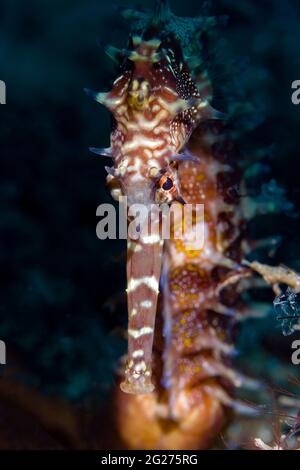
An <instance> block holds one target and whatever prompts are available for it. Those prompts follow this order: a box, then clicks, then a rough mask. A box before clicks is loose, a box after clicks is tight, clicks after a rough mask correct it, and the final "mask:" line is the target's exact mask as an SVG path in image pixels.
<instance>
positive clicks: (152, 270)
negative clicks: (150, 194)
mask: <svg viewBox="0 0 300 470" xmlns="http://www.w3.org/2000/svg"><path fill="white" fill-rule="evenodd" d="M161 259H162V242H161V240H160V237H159V234H158V233H152V234H151V235H149V236H141V237H140V238H139V240H136V241H134V240H130V239H129V240H128V246H127V299H128V359H127V367H126V370H125V381H124V382H123V383H122V384H121V389H122V390H123V392H126V393H135V394H143V393H150V392H152V391H153V390H154V386H153V384H152V382H151V373H152V372H151V371H152V367H151V364H152V345H153V336H154V327H155V316H156V308H157V297H158V286H159V279H160V272H161Z"/></svg>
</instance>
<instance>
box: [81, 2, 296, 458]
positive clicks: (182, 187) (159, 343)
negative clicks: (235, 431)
mask: <svg viewBox="0 0 300 470" xmlns="http://www.w3.org/2000/svg"><path fill="white" fill-rule="evenodd" d="M123 13H124V16H125V17H126V18H127V19H128V20H132V22H133V29H134V31H133V33H132V34H131V35H130V38H129V44H128V48H127V49H126V50H118V49H116V48H114V47H111V46H110V47H108V48H107V53H108V54H109V55H110V56H111V57H113V58H114V59H115V60H116V61H117V62H119V64H120V73H119V76H118V77H117V79H116V80H115V82H114V84H113V88H112V90H111V91H110V92H107V93H94V92H89V93H90V94H92V96H93V97H94V98H95V99H96V101H98V102H99V103H101V104H103V105H105V106H106V107H107V108H108V109H109V110H110V111H111V113H112V115H113V118H114V125H113V130H112V133H111V146H110V148H107V149H92V151H94V152H95V153H97V154H99V155H105V156H110V157H112V160H113V166H112V167H110V168H107V171H108V177H107V181H108V185H109V187H110V188H111V193H112V196H113V197H114V198H115V199H116V200H119V198H120V197H121V196H126V197H127V202H128V206H129V207H131V206H132V205H133V204H143V205H144V206H146V207H148V208H150V206H151V205H152V204H158V205H160V204H163V203H168V204H170V205H171V204H172V205H180V204H184V203H187V204H193V205H195V204H204V208H205V209H204V211H205V212H204V221H203V223H204V234H205V239H204V244H203V246H201V247H199V248H197V249H193V250H191V249H190V248H189V247H188V241H187V236H188V233H187V232H184V237H183V238H182V239H175V238H173V239H170V240H167V241H165V242H164V240H163V238H162V236H161V233H160V231H159V229H160V223H161V219H160V215H159V213H154V216H153V214H152V220H151V223H152V224H153V225H152V227H156V230H155V231H154V232H153V231H152V232H151V233H150V235H149V234H147V235H144V231H143V227H141V226H140V227H139V230H140V237H139V238H138V239H135V240H132V239H130V238H129V239H128V242H127V300H128V356H127V362H126V369H125V379H124V381H123V382H122V383H121V390H122V391H119V392H118V393H117V397H116V410H117V411H116V415H117V425H118V430H119V432H120V434H121V436H122V438H123V441H124V443H125V444H124V445H125V446H127V447H129V448H133V449H151V448H152V449H181V448H186V449H188V448H190V449H197V448H198V449H201V448H207V447H208V446H209V445H210V443H211V442H212V440H213V439H214V438H215V437H216V436H217V435H218V433H219V432H220V431H221V429H222V427H223V426H224V424H225V422H226V416H227V414H228V409H230V408H233V409H243V408H245V409H246V410H247V407H246V406H244V405H243V404H242V403H240V402H239V401H238V400H236V399H235V398H233V397H232V391H233V389H234V388H235V387H239V386H249V387H253V386H255V383H254V381H252V380H250V379H247V378H246V377H244V376H242V375H241V374H239V373H238V372H236V371H235V370H234V369H233V368H232V366H231V357H232V355H233V354H234V351H235V349H234V336H235V335H234V329H235V328H234V325H235V323H236V321H237V320H238V319H239V318H240V316H241V315H242V314H243V311H244V310H245V305H244V304H243V301H242V298H241V291H242V288H243V284H242V282H243V280H245V278H247V277H249V276H250V275H251V268H252V269H253V270H254V271H258V272H259V273H260V274H261V275H263V277H265V279H266V280H267V281H269V282H270V283H271V284H272V285H273V284H274V285H275V286H276V285H277V282H278V281H280V280H281V279H282V278H281V277H280V275H279V274H278V271H276V269H273V271H272V268H269V267H265V266H263V265H260V264H259V263H256V264H255V263H254V264H253V265H250V266H249V265H247V264H245V263H244V262H243V259H244V256H245V254H246V251H245V250H246V248H247V242H246V241H245V226H246V221H245V218H244V216H243V211H242V207H241V204H240V196H239V192H238V188H239V185H240V174H239V170H238V168H237V159H238V158H237V157H238V156H237V153H236V151H235V149H234V146H233V145H232V144H231V143H230V142H229V141H228V140H227V139H226V125H225V124H224V120H223V117H222V115H221V113H219V112H217V111H215V110H214V109H213V107H212V106H211V104H210V103H211V99H212V91H211V84H210V82H209V79H208V77H207V72H206V71H205V70H203V69H202V65H201V60H199V57H198V56H199V54H200V51H201V49H200V44H201V42H200V36H201V32H203V31H204V30H205V29H206V28H208V27H210V26H211V25H213V24H214V23H215V18H213V17H200V18H195V19H191V18H180V17H177V16H175V15H174V14H173V13H171V11H170V9H169V7H168V4H167V2H166V1H162V0H160V1H158V2H157V4H156V7H155V10H154V13H153V14H146V13H144V12H143V13H137V12H135V11H132V10H124V12H123ZM175 222H176V221H175ZM148 223H149V219H148V218H146V220H145V222H144V224H145V225H146V224H148ZM268 269H269V271H268ZM270 270H271V271H270ZM285 274H286V275H287V276H292V277H293V273H285ZM274 276H275V277H274ZM276 276H277V277H276ZM295 276H296V275H295ZM295 276H294V277H293V282H294V284H295V285H293V282H291V283H290V284H291V285H292V286H293V287H295V288H299V285H300V283H299V278H298V277H297V276H296V277H295ZM276 279H277V281H276ZM283 280H285V279H283ZM288 283H289V282H288ZM159 286H161V299H160V302H159V303H160V306H159V308H157V303H158V293H159ZM157 310H158V314H157V319H156V313H157ZM155 319H156V321H155ZM153 342H154V352H152V350H153ZM124 392H125V393H124Z"/></svg>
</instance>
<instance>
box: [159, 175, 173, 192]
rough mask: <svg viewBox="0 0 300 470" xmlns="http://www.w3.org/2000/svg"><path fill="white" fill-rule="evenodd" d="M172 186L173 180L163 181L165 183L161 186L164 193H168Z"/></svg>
mask: <svg viewBox="0 0 300 470" xmlns="http://www.w3.org/2000/svg"><path fill="white" fill-rule="evenodd" d="M173 186H174V183H173V180H172V179H171V178H167V179H166V180H165V182H164V183H163V184H162V188H163V189H164V190H165V191H170V189H172V188H173Z"/></svg>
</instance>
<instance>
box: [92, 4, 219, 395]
mask: <svg viewBox="0 0 300 470" xmlns="http://www.w3.org/2000/svg"><path fill="white" fill-rule="evenodd" d="M159 5H160V6H159V8H158V10H157V11H156V15H155V16H154V19H155V21H154V23H153V22H152V21H150V26H149V25H146V29H145V31H144V33H143V34H142V35H141V34H133V35H132V36H131V37H130V41H129V45H128V49H127V50H126V51H116V50H115V49H114V48H112V47H109V48H108V52H109V54H110V55H114V56H115V57H118V58H120V57H121V71H120V75H119V76H118V78H117V79H116V80H115V82H114V85H113V88H112V90H111V91H110V92H108V93H94V92H90V93H91V94H92V96H93V97H94V98H95V99H96V101H98V102H99V103H101V104H103V105H105V106H106V107H107V108H108V109H109V110H110V111H111V113H112V115H113V118H114V127H113V131H112V134H111V146H110V148H109V149H92V151H94V152H95V153H98V154H104V155H105V156H111V157H112V160H113V166H112V167H110V168H107V171H108V174H109V175H108V182H109V184H110V185H111V186H112V187H113V192H112V194H113V196H115V197H119V196H123V197H126V198H127V204H128V208H129V211H130V210H131V208H132V207H134V206H135V205H142V206H143V207H146V208H147V209H148V213H149V214H150V215H149V217H146V219H145V222H144V224H145V225H148V223H149V219H150V217H151V229H150V232H149V231H147V230H144V229H145V227H144V226H140V227H139V232H140V237H139V238H138V239H130V238H129V239H128V249H127V296H128V358H127V365H126V370H125V381H124V382H122V384H121V388H122V390H123V391H124V392H128V393H133V394H145V393H149V392H152V391H153V389H154V386H153V384H152V381H151V369H152V344H153V336H154V329H155V315H156V308H157V296H158V289H159V281H160V273H161V258H162V249H163V242H162V239H161V236H160V233H159V229H158V227H159V224H160V215H159V212H156V213H155V212H154V215H153V213H152V211H151V206H152V205H160V204H162V203H171V202H172V201H174V200H178V201H180V202H183V200H182V197H181V195H180V189H179V185H178V184H177V178H176V172H177V162H178V161H180V160H181V158H183V157H182V155H180V154H179V153H180V152H181V151H182V149H183V147H184V145H185V144H186V142H187V141H188V139H189V137H190V135H191V133H192V132H193V130H194V129H195V128H196V127H197V126H198V124H199V123H200V122H201V121H203V120H206V119H208V118H212V117H214V114H215V111H214V110H213V109H212V108H211V106H210V104H209V102H208V100H207V90H206V87H205V84H204V82H203V89H202V90H199V89H198V88H197V86H196V84H195V83H194V82H193V80H192V77H191V75H190V72H189V69H188V67H187V66H186V64H184V62H183V60H181V59H182V57H181V50H180V44H179V42H178V41H176V40H175V39H174V38H173V36H172V35H171V36H168V38H167V40H164V39H161V38H160V32H161V31H160V29H159V28H158V29H157V28H156V27H155V25H157V21H158V20H157V18H160V19H163V17H164V15H165V14H166V11H165V10H164V8H165V2H159ZM153 25H154V26H153ZM171 37H172V38H173V42H174V44H175V47H174V48H173V47H172V41H171V42H170V38H171ZM185 158H189V157H187V156H186V157H185ZM155 214H156V215H155ZM129 220H130V218H129ZM153 227H154V229H153ZM155 227H156V228H155ZM145 233H146V235H144V234H145Z"/></svg>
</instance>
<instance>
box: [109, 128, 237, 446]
mask: <svg viewBox="0 0 300 470" xmlns="http://www.w3.org/2000/svg"><path fill="white" fill-rule="evenodd" d="M219 129H220V125H219V126H218V125H217V124H216V123H213V122H212V121H211V122H210V124H209V125H207V126H206V127H205V128H204V127H203V128H201V129H199V130H198V131H197V133H195V134H194V136H193V138H192V139H191V142H190V145H189V148H190V150H191V151H192V153H193V154H194V155H196V156H197V162H191V161H188V162H182V163H180V164H179V168H178V178H179V180H180V184H181V194H182V196H183V198H184V200H185V201H186V202H187V203H190V204H197V203H202V204H204V207H205V216H204V223H205V242H204V245H203V247H202V248H201V249H199V250H192V251H191V250H190V249H189V246H188V243H187V242H186V241H185V240H184V239H183V240H170V241H168V242H167V243H166V246H165V250H164V255H163V284H164V287H163V292H162V297H163V298H162V313H163V322H164V327H163V331H164V344H163V354H162V360H159V359H158V358H159V356H160V354H161V352H158V353H157V354H156V358H157V359H156V361H155V364H156V367H155V370H154V374H155V377H156V382H157V386H158V387H157V388H158V390H157V391H156V392H154V393H152V394H151V395H143V396H121V395H120V394H119V395H118V399H117V404H118V413H117V416H118V420H119V429H120V430H121V433H122V436H123V439H124V440H125V442H126V443H127V445H129V446H130V447H132V448H141V449H142V448H155V449H160V448H161V449H179V448H186V449H188V448H192V449H197V448H207V446H208V445H209V444H210V443H211V441H212V440H213V439H214V438H215V437H216V435H217V434H218V433H219V432H220V430H221V429H222V426H223V425H224V423H225V421H226V406H232V405H234V402H233V400H232V399H231V397H230V390H231V389H232V388H233V387H234V386H239V385H241V383H242V382H243V378H242V377H241V376H240V375H239V374H238V373H236V372H235V371H234V370H233V369H232V368H231V367H230V358H231V356H232V354H233V353H234V346H233V344H232V341H233V337H232V336H233V331H232V329H233V328H232V326H233V320H234V313H235V308H237V307H240V306H241V305H240V304H241V299H240V297H239V295H238V294H236V292H235V288H234V287H233V286H232V284H234V283H235V282H236V281H237V279H239V276H242V273H241V272H240V271H239V266H240V264H239V262H240V260H241V258H242V254H243V253H242V243H241V241H242V239H243V236H242V232H243V218H242V214H241V211H240V209H239V197H238V195H237V193H236V190H235V188H236V185H237V184H238V182H239V172H238V171H237V169H236V167H235V163H234V154H233V152H232V149H231V148H230V144H227V143H226V141H224V137H222V135H220V130H219ZM207 142H213V144H208V143H207ZM232 157H233V161H232ZM186 236H188V234H186ZM157 336H159V333H157ZM157 343H158V349H161V345H159V343H161V339H159V338H157Z"/></svg>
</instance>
